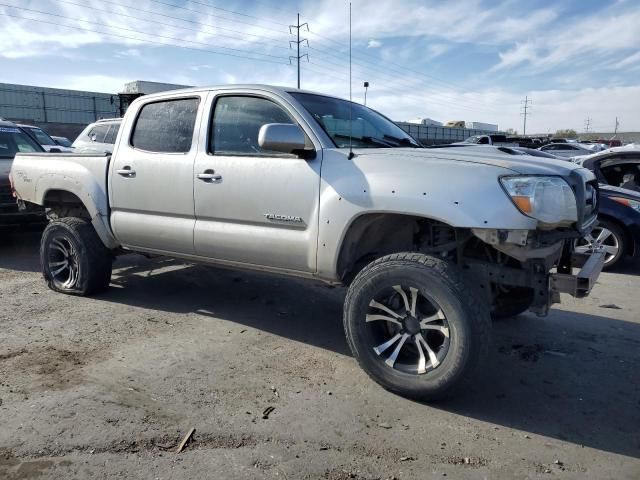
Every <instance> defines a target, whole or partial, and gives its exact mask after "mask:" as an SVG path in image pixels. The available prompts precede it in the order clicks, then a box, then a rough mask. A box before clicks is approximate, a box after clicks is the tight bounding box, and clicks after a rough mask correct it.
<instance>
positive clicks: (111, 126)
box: [72, 118, 122, 153]
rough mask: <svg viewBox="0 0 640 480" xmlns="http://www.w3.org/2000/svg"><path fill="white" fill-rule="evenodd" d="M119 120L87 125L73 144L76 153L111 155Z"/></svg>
mask: <svg viewBox="0 0 640 480" xmlns="http://www.w3.org/2000/svg"><path fill="white" fill-rule="evenodd" d="M121 123H122V119H121V118H107V119H104V120H98V121H97V122H95V123H91V124H89V125H87V127H86V128H85V129H84V130H83V131H82V133H81V134H80V135H78V138H76V139H75V141H74V142H73V145H72V146H73V148H74V149H75V152H76V153H112V152H113V146H114V144H115V143H116V138H118V131H119V130H120V124H121Z"/></svg>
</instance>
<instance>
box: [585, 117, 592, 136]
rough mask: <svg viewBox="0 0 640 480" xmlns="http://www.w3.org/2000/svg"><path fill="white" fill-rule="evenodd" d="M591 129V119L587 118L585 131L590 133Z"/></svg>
mask: <svg viewBox="0 0 640 480" xmlns="http://www.w3.org/2000/svg"><path fill="white" fill-rule="evenodd" d="M590 128H591V118H590V117H587V118H586V119H585V121H584V131H585V133H589V129H590Z"/></svg>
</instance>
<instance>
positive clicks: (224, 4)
mask: <svg viewBox="0 0 640 480" xmlns="http://www.w3.org/2000/svg"><path fill="white" fill-rule="evenodd" d="M298 12H299V13H300V15H301V22H302V23H307V24H308V29H307V28H306V27H303V28H302V29H301V30H300V34H301V38H303V39H306V40H308V43H307V41H304V42H303V43H302V44H301V51H300V53H301V55H305V56H304V58H302V60H301V64H300V65H301V76H302V88H304V89H307V90H314V91H318V92H322V93H327V94H332V95H337V96H340V97H343V98H348V97H349V62H348V58H349V56H348V55H349V3H348V1H346V0H302V1H294V0H278V1H275V0H264V1H260V2H256V1H253V2H251V1H242V0H224V1H223V0H189V1H184V0H137V1H136V2H127V0H100V1H96V0H0V82H4V83H17V84H26V85H37V86H45V87H57V88H68V89H79V90H88V91H96V92H108V93H116V92H119V91H122V89H123V85H124V84H125V83H126V82H129V81H132V80H149V81H157V82H166V83H177V84H182V85H197V86H202V85H219V84H228V83H268V84H274V85H284V86H290V87H295V86H296V80H297V78H296V65H295V64H296V59H295V58H293V59H290V56H295V55H296V49H295V47H296V45H295V43H292V44H290V42H291V41H294V40H296V36H295V32H296V29H293V30H292V31H293V35H292V34H290V29H289V25H290V24H295V23H296V21H297V13H298ZM351 45H352V58H353V61H352V81H351V86H352V95H353V99H354V100H355V101H358V102H360V103H362V102H363V101H364V87H363V83H364V82H365V81H368V82H369V84H370V87H369V89H368V91H367V105H368V106H371V107H372V108H375V109H376V110H378V111H380V112H382V113H384V114H385V115H387V116H388V117H390V118H392V119H394V120H397V121H403V120H414V119H417V118H432V119H436V120H439V121H447V120H465V121H468V122H471V121H476V122H485V123H493V124H498V125H499V127H500V128H501V129H507V128H513V129H516V130H518V131H519V132H520V133H522V131H523V117H522V115H521V111H522V102H523V101H524V100H525V98H528V99H530V100H531V103H530V110H529V111H530V113H531V115H530V116H528V117H527V132H528V133H553V132H555V131H556V130H558V129H564V128H573V129H575V130H576V131H578V132H584V131H585V126H586V123H587V121H588V122H589V128H590V130H591V131H612V130H613V128H614V125H615V119H616V117H617V118H618V120H619V122H620V131H640V2H639V1H637V0H626V1H624V0H618V1H614V0H609V1H607V0H567V1H557V0H556V1H551V0H548V1H545V0H529V1H527V2H523V1H522V0H507V1H502V2H497V1H481V0H457V1H438V0H434V1H432V0H393V1H392V0H377V1H371V0H353V1H352V43H351ZM291 47H293V48H291Z"/></svg>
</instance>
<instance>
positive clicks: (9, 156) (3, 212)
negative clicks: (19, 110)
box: [0, 119, 44, 226]
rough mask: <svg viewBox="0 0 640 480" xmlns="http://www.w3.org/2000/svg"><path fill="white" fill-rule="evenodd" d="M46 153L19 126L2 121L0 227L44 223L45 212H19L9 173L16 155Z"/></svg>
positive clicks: (0, 131)
mask: <svg viewBox="0 0 640 480" xmlns="http://www.w3.org/2000/svg"><path fill="white" fill-rule="evenodd" d="M30 152H44V149H43V148H42V147H41V146H40V144H39V143H37V142H36V141H35V140H33V139H32V138H31V137H30V136H29V135H27V133H26V132H25V131H24V130H23V129H22V128H20V127H19V126H18V125H16V124H15V123H12V122H7V121H5V120H2V119H0V226H3V225H16V224H21V223H27V222H31V221H43V220H44V210H43V209H39V208H38V209H36V208H31V209H28V210H24V211H21V210H18V204H17V203H16V199H15V198H13V195H12V193H11V185H10V183H9V172H10V171H11V164H12V163H13V157H15V155H16V153H30Z"/></svg>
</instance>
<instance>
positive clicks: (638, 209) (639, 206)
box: [611, 197, 640, 212]
mask: <svg viewBox="0 0 640 480" xmlns="http://www.w3.org/2000/svg"><path fill="white" fill-rule="evenodd" d="M611 200H613V201H616V202H618V203H621V204H622V205H626V206H627V207H631V208H633V209H634V210H635V211H636V212H640V202H636V201H635V200H629V199H628V198H622V197H611Z"/></svg>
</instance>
